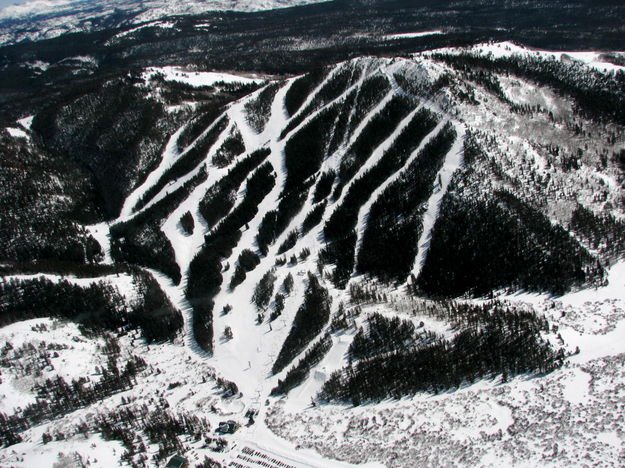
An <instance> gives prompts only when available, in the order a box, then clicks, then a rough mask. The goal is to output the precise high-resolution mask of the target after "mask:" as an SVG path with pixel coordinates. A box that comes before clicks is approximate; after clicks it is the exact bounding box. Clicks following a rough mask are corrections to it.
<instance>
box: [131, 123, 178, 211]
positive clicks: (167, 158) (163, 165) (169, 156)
mask: <svg viewBox="0 0 625 468" xmlns="http://www.w3.org/2000/svg"><path fill="white" fill-rule="evenodd" d="M185 128H187V124H185V125H183V126H182V127H180V128H179V129H178V130H176V132H175V133H174V134H173V135H172V136H171V137H170V138H169V141H168V142H167V145H165V150H164V151H163V156H162V158H161V162H160V163H159V165H158V167H157V168H156V169H154V170H153V171H152V172H150V174H148V176H147V177H146V179H145V181H143V183H142V184H141V185H140V186H139V187H137V188H136V189H134V190H133V191H132V192H131V193H130V194H129V195H128V196H127V197H126V200H124V205H123V206H122V209H121V212H120V214H119V218H128V217H130V216H131V215H132V211H133V209H134V207H135V206H136V205H137V203H138V202H139V200H140V199H141V197H142V196H143V195H144V194H145V193H146V192H147V191H148V190H149V189H150V187H152V186H153V185H154V184H156V182H158V180H159V179H160V178H161V176H162V175H163V174H164V173H165V171H167V169H169V168H170V167H171V165H172V164H173V163H174V162H175V161H176V160H178V158H179V157H180V153H179V152H178V139H179V138H180V135H181V134H182V132H183V131H184V129H185Z"/></svg>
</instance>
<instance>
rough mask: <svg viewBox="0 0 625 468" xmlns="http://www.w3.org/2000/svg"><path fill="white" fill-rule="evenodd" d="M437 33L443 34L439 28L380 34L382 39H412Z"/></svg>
mask: <svg viewBox="0 0 625 468" xmlns="http://www.w3.org/2000/svg"><path fill="white" fill-rule="evenodd" d="M438 34H444V33H443V31H441V30H440V29H434V30H432V31H419V32H408V33H401V34H388V35H386V36H382V39H387V40H397V39H412V38H415V37H425V36H435V35H438Z"/></svg>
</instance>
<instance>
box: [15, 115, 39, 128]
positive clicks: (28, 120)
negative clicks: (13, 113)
mask: <svg viewBox="0 0 625 468" xmlns="http://www.w3.org/2000/svg"><path fill="white" fill-rule="evenodd" d="M34 118H35V116H34V115H29V116H28V117H24V118H23V119H19V120H18V121H17V123H18V124H20V125H21V126H22V127H23V128H24V129H26V130H30V127H32V125H33V120H34Z"/></svg>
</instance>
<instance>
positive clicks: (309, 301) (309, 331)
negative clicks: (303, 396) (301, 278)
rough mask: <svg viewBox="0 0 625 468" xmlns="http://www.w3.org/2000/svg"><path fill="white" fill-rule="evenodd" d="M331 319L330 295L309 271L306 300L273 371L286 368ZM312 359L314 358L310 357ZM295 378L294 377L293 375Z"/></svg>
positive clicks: (294, 321) (275, 372) (274, 372)
mask: <svg viewBox="0 0 625 468" xmlns="http://www.w3.org/2000/svg"><path fill="white" fill-rule="evenodd" d="M329 320H330V297H329V295H328V291H327V290H326V289H325V288H324V287H323V286H321V284H320V283H319V280H318V279H317V277H316V276H315V275H313V274H312V273H308V286H307V288H306V292H305V293H304V302H303V303H302V305H301V307H300V308H299V309H298V310H297V313H296V314H295V319H294V320H293V326H292V327H291V331H290V332H289V334H288V336H287V337H286V339H285V340H284V343H283V344H282V349H281V350H280V353H279V354H278V357H277V358H276V362H275V363H274V365H273V367H272V369H271V372H272V373H273V374H277V373H278V372H280V371H281V370H282V369H284V368H285V367H286V366H287V365H288V364H289V363H291V362H292V361H293V359H295V357H296V356H297V355H298V354H299V353H301V352H302V351H303V350H304V349H305V348H306V347H307V346H308V344H309V343H310V342H311V341H312V340H313V339H314V338H315V337H316V336H317V335H318V334H319V333H320V332H321V330H323V328H324V327H325V326H326V324H327V323H328V321H329ZM309 359H312V358H309ZM292 378H293V377H292Z"/></svg>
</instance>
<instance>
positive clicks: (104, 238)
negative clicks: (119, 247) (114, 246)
mask: <svg viewBox="0 0 625 468" xmlns="http://www.w3.org/2000/svg"><path fill="white" fill-rule="evenodd" d="M85 229H87V231H89V234H91V237H93V238H94V239H95V240H96V241H97V242H98V244H100V247H101V248H102V252H103V253H104V259H103V260H102V263H105V264H107V265H110V264H112V263H113V257H111V238H110V235H109V230H110V225H109V224H108V223H98V224H93V225H91V226H85Z"/></svg>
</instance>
